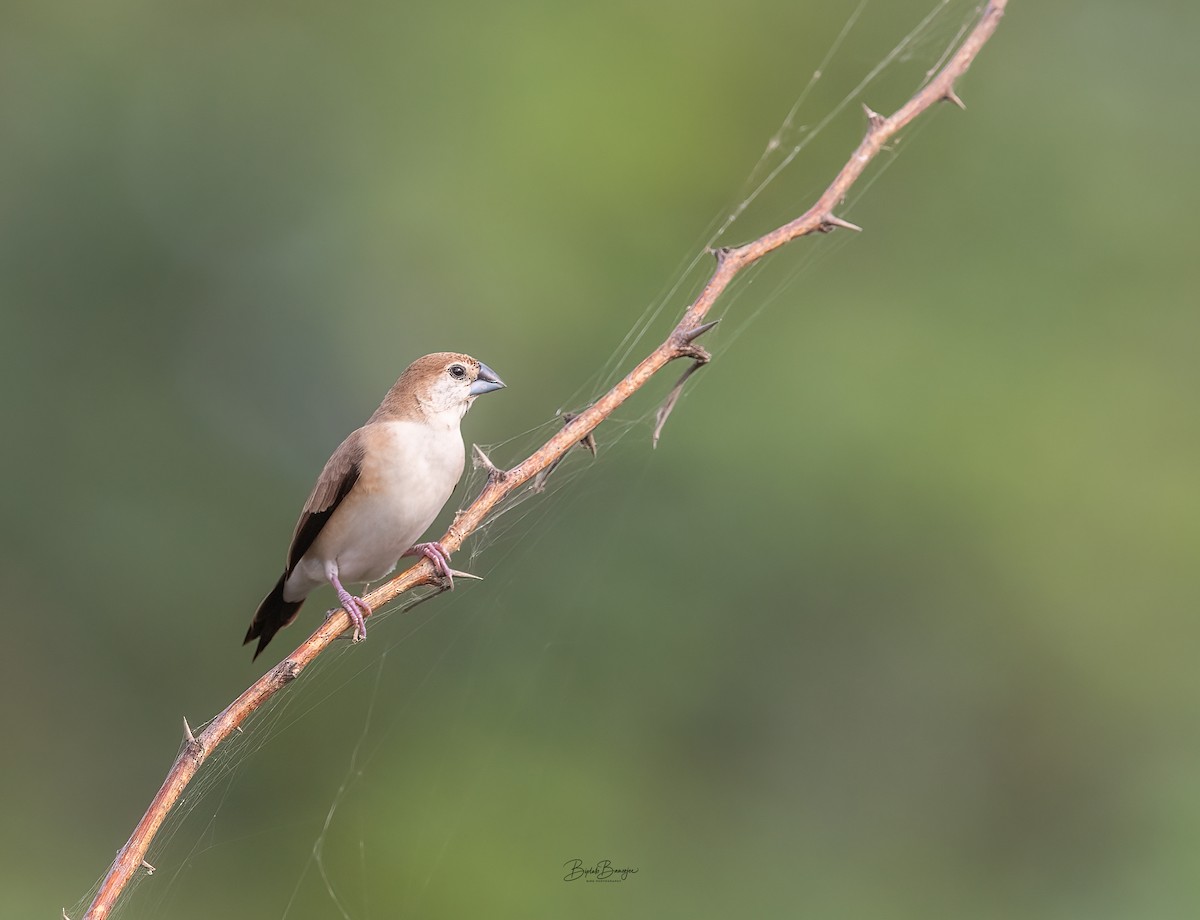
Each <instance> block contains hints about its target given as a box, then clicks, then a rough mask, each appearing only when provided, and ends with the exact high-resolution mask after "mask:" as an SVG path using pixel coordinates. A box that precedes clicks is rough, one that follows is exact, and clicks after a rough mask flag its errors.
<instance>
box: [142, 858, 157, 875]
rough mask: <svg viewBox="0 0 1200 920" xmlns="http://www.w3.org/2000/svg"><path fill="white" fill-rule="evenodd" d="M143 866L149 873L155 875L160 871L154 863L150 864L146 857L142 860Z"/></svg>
mask: <svg viewBox="0 0 1200 920" xmlns="http://www.w3.org/2000/svg"><path fill="white" fill-rule="evenodd" d="M142 868H143V869H145V870H146V874H147V875H153V874H154V873H155V872H157V871H158V870H157V869H155V868H154V867H153V866H152V865H150V863H148V862H146V860H144V859H143V860H142Z"/></svg>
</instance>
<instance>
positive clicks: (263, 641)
mask: <svg viewBox="0 0 1200 920" xmlns="http://www.w3.org/2000/svg"><path fill="white" fill-rule="evenodd" d="M287 576H288V573H287V572H284V573H283V574H282V575H280V576H279V581H278V582H276V584H275V587H274V588H272V589H271V593H270V594H268V595H267V596H266V597H264V598H263V600H262V603H261V604H259V605H258V610H256V611H255V613H254V620H253V621H252V622H251V623H250V628H249V629H248V630H246V638H245V639H243V640H242V645H245V644H246V643H247V642H249V641H251V640H252V639H257V640H258V648H256V649H255V650H254V657H255V658H257V657H258V656H259V655H261V654H262V650H263V649H265V648H266V647H267V643H268V642H270V641H271V640H272V639H273V638H274V637H275V633H277V632H279V630H281V629H283V627H285V626H287V625H288V623H290V622H292V620H294V619H296V614H297V613H298V612H299V611H300V605H301V604H303V603H304V598H301V599H300V600H298V601H285V600H284V599H283V583H284V581H286V580H287Z"/></svg>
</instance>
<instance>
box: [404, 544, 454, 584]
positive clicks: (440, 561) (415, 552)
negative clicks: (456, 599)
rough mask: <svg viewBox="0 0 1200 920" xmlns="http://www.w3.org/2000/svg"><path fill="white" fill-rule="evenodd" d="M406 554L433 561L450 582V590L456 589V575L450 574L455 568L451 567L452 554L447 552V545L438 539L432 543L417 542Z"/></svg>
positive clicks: (435, 566)
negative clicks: (443, 544)
mask: <svg viewBox="0 0 1200 920" xmlns="http://www.w3.org/2000/svg"><path fill="white" fill-rule="evenodd" d="M404 555H405V556H424V557H425V558H426V559H428V560H429V561H430V562H432V563H433V567H434V569H436V570H437V572H438V574H439V575H441V576H442V577H443V578H445V579H446V581H448V582H449V583H450V590H451V591H453V590H454V576H453V575H452V574H450V573H451V572H452V571H453V569H451V568H450V554H449V553H448V552H446V547H444V546H442V544H440V543H438V542H437V541H436V540H435V541H433V542H432V543H417V544H415V545H414V546H413V548H412V549H410V550H407V551H406V552H405V553H404Z"/></svg>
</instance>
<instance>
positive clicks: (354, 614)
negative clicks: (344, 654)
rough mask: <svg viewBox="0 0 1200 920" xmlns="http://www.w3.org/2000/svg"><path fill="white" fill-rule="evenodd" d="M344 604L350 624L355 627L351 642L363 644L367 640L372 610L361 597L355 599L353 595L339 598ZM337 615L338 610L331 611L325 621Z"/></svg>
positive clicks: (326, 615) (343, 607)
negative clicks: (368, 620)
mask: <svg viewBox="0 0 1200 920" xmlns="http://www.w3.org/2000/svg"><path fill="white" fill-rule="evenodd" d="M338 599H339V600H340V601H341V602H342V609H343V610H345V611H346V616H348V617H349V618H350V623H351V625H352V626H353V627H354V632H353V633H351V634H350V641H351V642H361V641H362V640H363V639H365V638H367V619H366V618H367V617H369V616H370V615H371V608H370V606H369V605H368V604H367V602H366V601H364V600H363V599H362V598H361V597H355V596H354V595H353V594H347V595H346V596H345V597H341V598H338ZM335 613H337V611H336V610H330V611H329V612H328V613H327V614H325V619H327V620H328V619H329V618H330V617H331V616H333V615H334V614H335Z"/></svg>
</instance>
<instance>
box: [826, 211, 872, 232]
mask: <svg viewBox="0 0 1200 920" xmlns="http://www.w3.org/2000/svg"><path fill="white" fill-rule="evenodd" d="M834 227H841V228H842V229H843V230H853V231H854V232H855V233H862V227H860V226H859V225H858V224H852V223H850V221H848V220H842V218H840V217H838V216H837V215H836V214H826V215H825V216H824V217H823V218H821V232H822V233H828V232H829V231H830V230H832V229H833V228H834Z"/></svg>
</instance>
